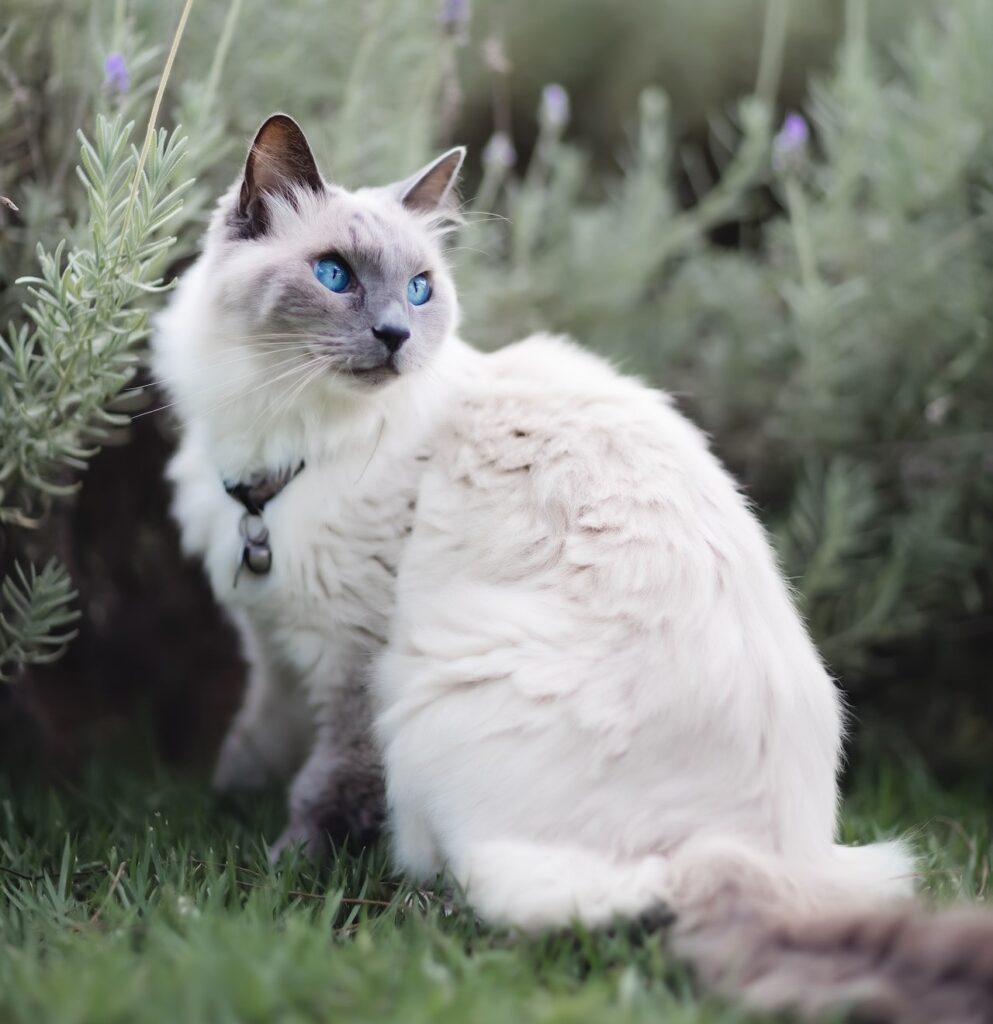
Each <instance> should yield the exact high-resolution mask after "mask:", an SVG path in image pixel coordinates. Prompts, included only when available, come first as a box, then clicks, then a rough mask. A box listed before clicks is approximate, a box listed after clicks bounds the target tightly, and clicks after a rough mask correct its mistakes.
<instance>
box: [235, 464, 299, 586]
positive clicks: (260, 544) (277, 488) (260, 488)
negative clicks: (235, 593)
mask: <svg viewBox="0 0 993 1024" xmlns="http://www.w3.org/2000/svg"><path fill="white" fill-rule="evenodd" d="M303 467H304V463H303V460H301V461H300V463H299V464H298V465H297V467H296V468H295V469H283V470H279V471H278V472H275V473H267V472H265V471H261V472H258V473H253V474H252V475H251V476H250V477H249V478H248V480H247V481H242V480H238V481H235V483H229V482H228V481H227V480H225V481H224V490H226V491H227V492H228V494H230V495H231V497H232V498H234V500H235V501H237V502H238V503H239V504H240V505H241V506H242V508H244V510H245V511H244V514H243V515H242V517H241V519H240V520H239V522H238V532H239V533H240V534H241V560H240V561H239V562H238V568H237V569H236V570H235V574H234V585H235V586H237V585H238V576H239V574H240V573H241V570H242V568H243V567H244V568H246V569H248V571H249V572H250V573H253V574H254V575H256V576H265V575H266V573H268V572H269V570H270V569H271V568H272V545H271V544H270V543H269V528H268V527H267V526H266V524H265V523H264V522H263V520H262V512H263V511H264V509H265V507H266V505H268V504H269V502H270V501H272V499H273V498H275V497H276V496H277V495H278V494H280V493H281V492H282V491H283V488H285V487H286V485H287V484H288V483H289V482H290V481H291V480H293V479H294V478H295V477H296V476H297V475H298V474H299V473H300V471H301V470H302V469H303Z"/></svg>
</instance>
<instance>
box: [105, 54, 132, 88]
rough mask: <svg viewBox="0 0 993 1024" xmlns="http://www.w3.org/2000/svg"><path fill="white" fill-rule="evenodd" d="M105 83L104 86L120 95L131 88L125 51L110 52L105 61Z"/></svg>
mask: <svg viewBox="0 0 993 1024" xmlns="http://www.w3.org/2000/svg"><path fill="white" fill-rule="evenodd" d="M103 74H104V79H103V84H104V87H105V88H107V89H109V90H110V91H111V92H113V93H117V94H118V95H119V96H123V95H124V93H126V92H127V91H128V89H130V88H131V78H130V76H129V75H128V66H127V64H126V63H125V61H124V54H123V53H111V54H108V56H107V59H106V60H105V61H104V62H103Z"/></svg>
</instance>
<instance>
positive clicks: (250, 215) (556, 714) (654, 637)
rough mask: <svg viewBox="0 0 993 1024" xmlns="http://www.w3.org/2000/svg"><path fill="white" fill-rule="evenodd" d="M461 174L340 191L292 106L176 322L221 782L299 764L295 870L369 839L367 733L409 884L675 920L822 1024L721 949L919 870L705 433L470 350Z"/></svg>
mask: <svg viewBox="0 0 993 1024" xmlns="http://www.w3.org/2000/svg"><path fill="white" fill-rule="evenodd" d="M461 160H462V152H461V151H460V150H454V151H452V152H451V153H448V154H446V155H445V156H443V157H441V158H440V159H439V160H438V161H436V162H435V163H433V164H431V165H429V166H428V167H427V168H425V169H424V170H423V171H421V172H419V173H418V174H416V175H414V176H413V177H412V178H411V179H408V180H407V181H406V182H403V183H400V184H398V185H394V186H389V187H386V188H375V189H361V190H359V191H356V192H348V191H346V190H344V189H342V188H339V187H336V186H332V185H329V184H327V183H326V182H325V181H324V180H323V179H322V178H321V176H320V174H319V173H318V171H317V168H316V166H315V164H314V161H313V158H312V156H311V154H310V150H309V148H308V146H307V143H306V141H305V139H304V137H303V135H302V133H301V132H300V130H299V128H297V126H296V125H295V124H294V122H292V121H291V120H290V119H289V118H286V117H284V116H282V115H276V116H274V117H273V118H271V119H270V120H269V121H267V122H266V124H265V125H264V126H263V127H262V129H261V130H260V132H259V134H258V137H257V138H256V140H255V143H254V144H253V147H252V149H251V152H250V154H249V159H248V163H247V166H246V170H245V175H244V177H243V178H241V179H239V181H238V183H237V184H236V185H235V187H234V188H233V189H232V190H231V192H229V193H228V194H227V195H226V196H225V197H224V198H223V199H222V200H221V202H220V205H219V207H218V211H217V213H216V215H215V217H214V220H213V222H212V224H211V227H210V231H209V233H208V236H207V239H206V245H205V249H204V253H203V256H202V257H201V258H200V260H199V261H198V263H197V264H196V265H195V266H194V268H193V269H192V270H191V271H190V272H189V273H188V274H187V275H186V277H185V278H184V280H183V281H182V283H181V286H180V288H179V290H178V293H177V294H176V296H175V299H174V300H173V302H172V304H171V306H170V307H169V309H168V310H167V311H166V313H165V314H164V315H163V316H162V318H161V319H160V322H159V330H158V334H157V339H156V363H157V369H158V371H159V374H160V375H161V376H162V377H163V378H164V379H166V380H167V381H168V382H169V387H170V389H171V391H172V393H173V396H174V398H175V401H176V406H177V409H178V412H179V417H180V419H181V421H182V441H181V445H180V448H179V451H178V453H177V455H176V457H175V459H174V460H173V462H172V464H171V467H170V476H171V478H172V480H173V482H174V483H175V488H176V497H175V514H176V517H177V519H178V520H179V523H180V525H181V528H182V536H183V542H184V545H185V548H186V550H187V551H188V552H192V553H195V554H197V555H198V556H200V557H201V558H202V559H203V560H204V563H205V565H206V567H207V570H208V572H209V575H210V579H211V581H212V584H213V587H214V591H215V593H216V595H217V597H218V599H219V600H220V601H221V602H222V603H223V604H224V605H225V606H226V607H227V608H228V609H230V610H231V612H232V614H233V616H234V617H235V619H236V621H237V622H238V624H239V626H240V627H241V629H242V632H243V634H244V637H245V646H246V652H247V654H248V657H249V659H250V661H251V667H252V676H251V683H250V687H249V691H248V694H247V697H246V701H245V704H244V707H243V709H242V711H241V713H240V714H239V716H238V719H237V721H236V723H235V724H234V726H233V727H232V731H231V734H230V735H229V737H228V739H227V741H226V743H225V746H224V749H223V751H222V755H221V759H220V762H219V766H218V769H217V781H218V783H219V784H221V785H235V784H252V783H256V782H259V781H262V780H263V779H264V778H265V777H267V776H268V775H271V774H281V773H285V772H289V771H291V770H293V769H294V768H295V767H296V766H297V765H298V764H299V763H301V762H302V764H303V767H302V768H301V769H300V771H299V773H298V774H297V776H296V779H295V781H294V783H293V787H292V791H291V798H290V823H289V826H288V829H287V832H286V833H285V834H284V836H283V838H282V840H281V841H280V843H279V844H277V846H276V848H275V849H276V852H277V853H278V851H279V850H281V849H282V847H283V846H285V844H286V843H288V842H298V841H302V842H304V843H306V844H308V846H309V848H310V849H312V850H313V849H316V848H317V846H318V845H319V843H320V840H321V837H322V836H323V835H324V834H325V833H326V832H327V831H328V830H331V831H334V830H335V829H350V830H351V831H353V832H355V831H359V832H363V833H368V832H370V831H372V830H374V828H375V826H376V824H377V821H378V816H379V813H380V807H379V800H380V792H379V781H378V780H379V774H378V767H377V766H376V763H375V761H376V758H375V755H374V754H373V753H372V751H371V748H370V744H369V726H370V721H373V723H374V724H373V733H374V736H375V740H376V743H375V748H376V750H377V751H378V753H379V755H380V756H381V757H382V761H383V765H384V767H385V777H386V797H387V800H386V802H387V807H388V819H389V829H390V833H391V841H392V846H393V851H394V856H395V860H396V864H397V866H398V867H399V868H401V869H402V870H403V871H404V872H406V873H408V874H410V875H412V876H414V877H416V878H418V879H425V880H428V879H432V878H434V876H435V875H436V874H437V873H438V872H440V871H443V870H445V871H447V872H449V873H450V875H451V876H452V877H454V879H455V880H456V881H457V882H458V883H459V884H460V886H461V887H462V888H463V889H464V891H465V893H466V895H467V897H468V899H469V900H470V901H471V903H472V904H473V905H474V906H475V908H476V909H477V911H478V912H479V914H480V915H481V916H482V917H483V918H485V919H487V920H489V921H493V922H500V923H507V924H512V925H518V926H521V927H524V928H527V929H538V928H543V927H548V926H558V925H564V924H567V923H568V922H570V921H571V920H573V919H576V918H578V919H581V920H583V921H585V922H586V923H587V924H590V925H601V924H605V923H608V922H610V921H611V920H612V919H614V918H615V917H616V916H617V915H627V916H633V915H641V914H645V913H649V912H652V911H653V910H655V909H657V908H659V907H667V908H671V909H672V910H673V911H674V912H675V913H676V915H678V916H677V923H676V926H675V931H674V935H675V940H676V943H677V946H678V948H681V949H682V950H683V951H684V952H686V953H687V954H688V955H689V956H691V957H692V958H693V959H694V960H695V962H696V963H697V964H698V966H699V967H700V969H701V971H702V973H703V975H704V977H705V978H709V979H710V980H712V981H715V982H718V981H720V980H721V979H723V978H725V977H726V976H727V974H728V972H729V971H731V970H732V969H733V967H734V963H733V961H735V959H736V957H738V959H739V960H740V961H741V962H740V963H738V967H740V968H742V969H744V970H745V971H746V973H747V971H748V970H751V976H750V977H749V978H747V979H745V980H746V981H748V983H749V984H750V985H751V990H750V995H751V997H752V998H753V1001H755V1002H757V1003H765V1004H768V1005H778V1004H780V1003H781V1002H783V1001H788V1000H794V1001H795V1000H796V999H798V998H801V999H805V1000H806V1001H807V1003H808V1004H810V1005H814V1001H815V1000H814V997H813V996H812V995H811V993H810V992H807V991H805V990H804V988H803V984H802V983H801V982H796V983H793V982H790V983H786V982H784V981H783V979H782V978H781V977H779V976H777V975H776V974H775V970H773V969H771V968H769V967H768V965H766V966H765V968H762V969H759V968H756V967H755V966H754V964H752V962H751V960H750V959H749V958H748V957H745V956H744V954H743V953H742V952H741V950H742V948H744V947H740V946H734V948H733V949H732V948H729V947H728V942H732V945H734V943H737V942H738V941H739V940H740V939H741V937H742V935H743V934H746V933H747V936H748V944H750V945H749V948H750V949H752V951H753V953H754V951H755V950H761V949H765V950H766V951H768V949H769V948H770V943H771V945H772V946H775V942H777V941H778V942H779V944H780V946H782V945H783V938H782V936H783V934H784V933H782V931H778V932H775V941H773V940H771V939H769V934H771V933H770V932H769V929H770V928H771V927H772V925H771V924H770V922H773V921H779V920H790V921H792V920H794V919H797V918H799V917H802V915H803V914H805V913H809V912H821V911H824V910H826V909H827V908H831V907H834V906H836V905H837V904H839V902H844V903H847V902H851V901H865V900H878V899H882V898H884V897H887V896H892V895H902V894H906V893H908V892H909V891H910V888H911V876H912V873H913V864H912V863H911V860H910V858H909V856H908V855H907V853H906V852H905V851H904V849H903V848H902V847H901V846H900V845H899V844H897V843H888V844H880V845H876V846H869V847H863V848H846V847H842V846H839V845H837V843H836V841H835V835H836V812H837V802H838V797H837V784H836V776H837V772H838V767H839V759H840V756H841V737H842V721H843V715H842V709H841V701H840V699H839V695H838V692H837V690H836V688H835V685H834V683H833V682H832V680H831V678H830V677H829V676H828V674H827V672H826V671H825V669H824V666H823V665H822V663H821V660H820V658H819V657H818V654H817V652H816V651H815V649H814V647H813V646H812V644H811V641H810V639H809V637H808V635H807V633H806V631H805V629H804V626H803V624H802V622H801V621H800V618H799V617H798V615H797V613H796V610H795V609H794V607H793V604H792V601H791V599H790V594H789V592H788V589H787V587H786V585H785V584H784V582H783V579H782V577H781V575H780V573H779V571H778V570H777V567H776V564H775V561H774V558H773V555H772V553H771V551H770V547H769V544H768V541H767V539H766V537H765V535H764V533H763V531H762V529H761V527H760V526H759V524H758V522H757V521H756V519H755V517H754V516H753V514H752V513H751V511H750V510H749V508H748V505H747V503H746V501H745V500H744V499H743V497H742V496H741V494H740V493H739V492H738V490H737V488H736V486H735V484H734V482H733V480H732V479H731V478H730V477H729V476H728V474H727V473H726V472H725V471H724V469H723V468H722V467H721V466H720V464H719V463H718V461H717V460H716V459H715V458H714V456H713V455H712V454H711V452H710V451H709V450H708V447H707V443H706V439H705V438H704V436H703V435H702V434H701V433H700V431H699V430H697V429H696V428H695V427H694V426H693V425H692V424H690V423H689V422H688V421H687V420H686V419H685V418H684V417H682V416H681V415H680V414H679V413H678V412H677V411H676V410H675V409H674V408H673V406H672V404H671V402H670V400H669V399H668V398H667V397H666V396H665V395H663V394H661V393H659V392H657V391H653V390H650V389H648V388H646V387H644V386H643V385H642V384H640V383H639V382H637V381H635V380H632V379H629V378H625V377H622V376H619V375H618V374H617V373H615V372H614V371H613V370H612V369H611V368H610V367H609V366H608V365H606V364H605V363H604V362H602V361H601V360H600V359H597V358H595V357H594V356H592V355H590V354H588V353H585V352H583V351H581V350H580V349H579V348H577V347H576V346H575V345H573V344H572V343H570V342H568V341H566V340H563V339H559V338H552V337H547V336H538V337H533V338H529V339H527V340H525V341H521V342H518V343H517V344H514V345H510V346H509V347H507V348H505V349H504V350H502V351H500V352H498V353H496V354H493V355H485V356H484V355H480V354H477V353H475V352H473V351H472V350H470V349H469V348H468V347H466V346H465V345H464V344H463V343H462V342H460V341H459V340H458V339H457V337H456V336H455V330H456V326H457V320H458V317H457V305H456V298H455V292H454V287H453V284H452V281H451V278H450V276H449V272H448V270H447V268H446V265H445V259H444V253H443V249H442V247H441V241H440V239H441V235H442V232H443V230H444V223H445V221H446V219H447V217H448V215H449V214H450V212H451V206H452V195H453V184H454V181H455V178H456V175H457V173H458V170H459V166H460V164H461ZM618 329H619V330H622V329H623V325H621V324H619V325H618ZM301 465H302V469H301V468H300V467H301ZM298 470H299V472H297V471H298ZM294 473H295V474H296V475H295V476H294V475H293V474H294ZM259 481H261V486H262V490H263V491H264V492H266V493H274V496H273V497H271V498H270V500H269V502H268V504H266V505H265V508H264V510H263V511H262V514H261V516H260V517H253V516H251V515H250V511H251V510H250V509H249V511H246V509H245V508H244V507H243V505H242V504H240V503H239V501H238V500H236V499H235V498H233V497H231V496H230V495H229V494H228V493H227V491H226V489H225V485H226V484H227V485H229V486H231V485H236V484H241V485H242V487H243V488H251V487H252V486H253V485H254V484H258V483H259ZM286 481H289V482H286ZM242 493H243V494H244V493H245V491H244V490H243V492H242ZM246 518H247V521H248V525H247V526H245V525H243V521H244V520H246ZM263 527H264V529H265V530H266V531H267V533H266V534H262V533H261V530H262V529H263ZM246 530H247V531H248V534H249V535H248V536H247V539H246ZM253 530H254V531H256V533H255V534H252V531H253ZM253 536H263V543H262V548H263V549H264V550H263V554H265V553H266V552H268V556H267V558H266V559H263V562H267V561H268V557H271V567H270V568H268V571H265V565H263V567H262V569H261V571H252V565H251V564H250V559H249V556H248V554H243V552H244V551H246V550H247V549H248V548H249V547H250V546H251V544H250V542H251V541H252V537H253ZM243 561H244V562H245V563H246V564H244V565H242V567H241V570H240V571H237V570H238V569H239V565H241V563H242V562H243ZM370 696H371V708H372V711H371V713H370V704H369V697H370ZM846 920H847V919H846ZM847 926H849V927H850V922H849V925H847ZM839 927H841V925H839ZM742 929H746V932H742ZM760 934H761V935H764V936H765V944H764V945H763V944H762V942H760V941H759V940H758V936H759V935H760ZM846 934H847V933H846ZM732 940H733V941H732ZM836 944H837V943H836ZM735 950H737V953H736V952H735ZM781 952H782V951H781V950H780V953H781ZM877 952H878V951H877ZM750 955H751V954H750ZM781 959H782V957H781V956H780V958H779V959H778V960H776V963H777V964H778V963H779V962H780V960H781ZM750 965H751V966H750ZM812 970H813V969H812ZM876 974H877V975H878V974H879V971H878V970H877V971H876ZM859 979H861V976H859ZM826 980H827V978H826V976H823V972H822V977H821V981H822V982H824V983H826ZM857 980H858V979H857ZM877 980H878V979H877ZM738 983H739V985H740V984H744V982H742V981H741V980H740V977H739V982H738ZM839 984H841V982H839ZM880 984H881V983H880ZM763 985H764V986H765V987H764V988H763ZM756 986H757V987H756ZM842 989H843V985H842ZM833 997H837V991H834V990H833Z"/></svg>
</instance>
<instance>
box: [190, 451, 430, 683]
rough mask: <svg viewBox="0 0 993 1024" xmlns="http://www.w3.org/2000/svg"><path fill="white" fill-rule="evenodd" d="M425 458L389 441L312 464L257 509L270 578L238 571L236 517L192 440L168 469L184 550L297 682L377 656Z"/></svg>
mask: <svg viewBox="0 0 993 1024" xmlns="http://www.w3.org/2000/svg"><path fill="white" fill-rule="evenodd" d="M421 447H422V446H420V445H419V444H417V443H416V442H415V441H413V440H412V439H409V438H408V439H404V438H402V437H391V438H389V439H388V440H383V439H380V442H379V443H378V444H376V445H375V446H374V448H373V449H372V450H371V451H357V452H355V453H354V456H353V457H338V458H335V459H320V458H316V459H308V460H307V461H306V464H305V466H304V468H303V470H302V471H301V472H300V473H299V475H298V476H297V477H295V478H294V479H293V480H291V481H290V482H289V483H288V484H287V485H286V486H285V487H284V488H283V490H281V491H280V492H279V493H278V494H277V495H276V496H275V497H274V498H272V499H271V500H270V501H269V502H268V504H267V505H266V507H265V510H264V513H263V520H264V522H265V525H266V528H267V530H268V534H269V546H270V548H271V550H272V566H271V569H270V571H269V572H268V573H265V574H262V575H258V574H255V573H252V572H251V571H250V570H249V569H248V568H247V567H245V566H241V567H240V568H239V566H240V563H241V558H242V547H243V541H242V536H241V531H240V529H239V524H240V521H241V519H242V517H243V515H244V509H243V508H242V506H241V505H240V504H239V503H238V502H237V501H236V500H235V499H234V498H232V497H231V496H230V495H228V494H227V493H226V491H225V489H224V485H223V483H222V479H221V476H220V475H219V474H218V471H217V470H216V468H215V467H214V465H213V464H212V462H211V460H209V459H208V458H207V457H206V455H205V453H204V452H203V451H200V450H198V447H197V445H196V443H195V440H188V441H186V442H184V444H183V445H182V446H181V448H180V451H179V452H178V453H177V455H176V457H175V459H174V460H173V463H172V466H171V467H170V475H171V477H172V479H173V481H174V484H175V510H176V513H177V518H178V520H179V522H180V524H181V527H182V538H183V546H184V548H185V549H186V550H187V551H188V552H189V553H192V554H196V555H199V556H200V557H201V558H202V559H203V561H204V564H205V567H206V570H207V573H208V576H209V578H210V582H211V586H212V588H213V590H214V593H215V595H216V597H217V598H218V600H219V601H220V602H221V604H223V605H224V606H226V607H227V608H229V609H231V610H233V611H235V612H236V613H237V614H243V615H245V616H247V617H248V619H249V620H250V621H251V623H252V626H253V627H254V630H255V632H256V634H257V635H259V636H260V638H262V639H263V640H264V642H265V643H266V646H267V647H268V649H269V650H270V652H271V653H272V655H273V656H274V657H275V658H277V659H278V660H279V661H281V662H283V663H285V664H286V665H287V667H292V668H293V669H294V670H296V672H297V673H299V674H302V675H304V676H306V675H307V674H308V673H310V672H312V671H321V670H320V668H319V665H320V661H321V659H322V657H326V655H327V652H328V651H329V650H334V651H335V652H336V655H337V657H338V658H339V659H340V658H342V657H344V658H345V659H346V660H351V661H354V660H361V659H362V658H363V657H364V656H368V655H371V654H373V653H375V652H376V651H378V650H379V649H380V648H381V647H382V646H383V645H384V644H385V642H386V637H387V632H388V628H389V621H390V616H391V614H392V608H393V600H394V587H395V582H396V571H397V568H396V567H397V562H398V560H399V557H400V553H401V549H402V547H403V543H404V540H405V538H406V536H407V535H408V533H409V531H410V528H411V522H412V520H413V516H414V511H415V494H416V487H417V481H418V477H419V473H420V470H421V469H422V467H423V465H424V462H425V453H424V452H423V451H422V450H421ZM324 674H326V672H325V673H324Z"/></svg>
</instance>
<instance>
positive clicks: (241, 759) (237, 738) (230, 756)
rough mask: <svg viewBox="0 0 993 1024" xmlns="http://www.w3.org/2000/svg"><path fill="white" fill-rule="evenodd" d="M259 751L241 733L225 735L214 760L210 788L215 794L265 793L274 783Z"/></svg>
mask: <svg viewBox="0 0 993 1024" xmlns="http://www.w3.org/2000/svg"><path fill="white" fill-rule="evenodd" d="M277 778H278V776H277V773H276V772H274V771H273V770H272V768H271V767H270V765H269V764H268V763H267V761H266V759H265V757H263V756H262V753H261V751H259V750H258V748H257V747H256V745H255V744H253V743H252V742H251V740H250V739H249V738H248V737H247V736H246V735H245V734H244V733H242V732H229V733H228V735H227V736H226V737H225V739H224V743H223V744H222V745H221V752H220V754H218V756H217V764H216V766H215V767H214V775H213V777H212V779H211V786H213V788H214V790H215V791H216V792H218V793H232V792H238V791H243V790H256V789H265V788H266V787H268V786H271V785H272V784H273V783H274V782H275V781H277Z"/></svg>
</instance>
